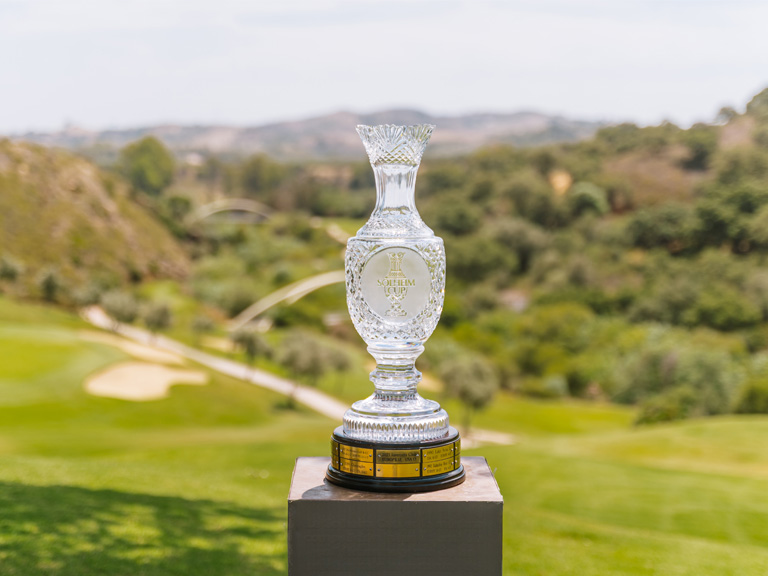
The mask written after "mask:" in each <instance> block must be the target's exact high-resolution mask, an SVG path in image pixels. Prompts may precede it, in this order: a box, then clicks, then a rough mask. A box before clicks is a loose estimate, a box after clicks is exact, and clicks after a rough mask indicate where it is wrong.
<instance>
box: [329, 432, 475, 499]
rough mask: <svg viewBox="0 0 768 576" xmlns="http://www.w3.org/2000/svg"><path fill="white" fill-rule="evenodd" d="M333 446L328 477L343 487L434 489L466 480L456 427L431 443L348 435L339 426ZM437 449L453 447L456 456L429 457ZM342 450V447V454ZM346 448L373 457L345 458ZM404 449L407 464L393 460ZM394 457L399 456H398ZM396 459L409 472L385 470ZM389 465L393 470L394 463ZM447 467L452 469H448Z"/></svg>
mask: <svg viewBox="0 0 768 576" xmlns="http://www.w3.org/2000/svg"><path fill="white" fill-rule="evenodd" d="M331 445H332V456H333V457H332V459H331V465H330V466H329V467H328V470H327V471H326V474H325V477H326V479H327V480H328V481H329V482H331V483H332V484H336V485H337V486H342V487H344V488H351V489H353V490H365V491H369V492H432V491H434V490H443V489H445V488H451V487H453V486H457V485H458V484H461V483H462V482H464V479H465V471H464V467H463V466H462V465H461V441H460V439H459V433H458V431H457V430H456V429H455V428H450V430H449V433H448V435H447V436H445V437H443V438H439V439H437V440H431V441H428V442H414V443H391V442H388V443H379V442H368V441H362V440H355V439H352V438H349V437H347V436H346V434H344V431H343V428H342V427H339V428H337V429H336V430H335V431H334V434H333V437H332V441H331ZM435 449H438V450H449V451H450V450H453V452H449V453H451V454H453V455H452V456H451V457H450V458H446V459H443V460H439V461H435V460H434V459H430V454H432V455H434V454H435V452H436V450H435ZM339 450H341V454H342V456H341V457H340V456H339V454H340V452H339ZM345 450H346V451H348V452H349V451H350V450H352V451H355V450H358V451H360V452H364V453H365V454H366V456H368V457H369V458H370V460H364V461H361V462H351V461H350V460H345V459H344V458H345V457H344V455H343V454H344V451H345ZM403 452H410V455H409V459H408V463H405V464H401V463H400V462H405V460H402V461H400V460H396V459H395V460H392V457H393V456H394V455H395V454H402V453H403ZM413 452H417V454H418V455H417V456H413ZM348 458H350V459H354V458H355V456H348ZM360 458H362V457H360ZM387 458H390V460H387ZM395 458H398V457H397V456H395ZM414 458H416V459H415V460H414ZM393 461H394V462H398V463H397V464H396V465H395V467H397V468H399V467H401V466H402V469H404V470H407V471H408V472H407V475H406V477H395V474H392V473H390V474H387V473H386V472H382V469H386V468H387V464H386V463H387V462H393ZM345 464H346V466H345ZM377 464H378V466H377ZM350 466H352V467H350ZM343 467H347V469H348V470H353V469H360V470H361V473H359V474H358V473H353V472H351V471H344V470H342V469H341V468H343ZM355 467H357V468H355ZM436 467H439V468H436ZM389 468H390V470H391V469H392V465H390V466H389ZM446 468H452V469H447V470H445V469H446ZM414 470H416V471H415V472H414ZM438 470H439V471H440V473H438V474H435V473H431V472H436V471H438ZM443 470H445V471H443ZM402 475H404V473H403V472H398V473H396V476H402Z"/></svg>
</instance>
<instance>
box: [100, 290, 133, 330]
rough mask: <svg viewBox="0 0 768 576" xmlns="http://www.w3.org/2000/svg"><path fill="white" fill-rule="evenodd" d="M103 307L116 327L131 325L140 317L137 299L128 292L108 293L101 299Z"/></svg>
mask: <svg viewBox="0 0 768 576" xmlns="http://www.w3.org/2000/svg"><path fill="white" fill-rule="evenodd" d="M101 305H102V307H103V308H104V311H105V312H106V313H107V314H108V315H109V316H111V317H112V318H113V319H114V321H115V324H116V325H117V324H130V323H131V322H133V321H134V320H136V317H137V316H138V315H139V305H138V304H137V302H136V299H135V298H134V297H133V296H131V295H130V294H129V293H127V292H121V291H114V292H107V293H106V294H105V295H104V296H103V297H102V299H101Z"/></svg>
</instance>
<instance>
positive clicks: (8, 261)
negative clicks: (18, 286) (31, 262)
mask: <svg viewBox="0 0 768 576" xmlns="http://www.w3.org/2000/svg"><path fill="white" fill-rule="evenodd" d="M23 271H24V267H23V266H22V265H21V263H19V262H18V261H17V260H16V259H14V258H11V257H10V256H3V257H2V258H0V280H7V281H8V282H14V281H16V279H17V278H18V277H19V275H21V273H22V272H23Z"/></svg>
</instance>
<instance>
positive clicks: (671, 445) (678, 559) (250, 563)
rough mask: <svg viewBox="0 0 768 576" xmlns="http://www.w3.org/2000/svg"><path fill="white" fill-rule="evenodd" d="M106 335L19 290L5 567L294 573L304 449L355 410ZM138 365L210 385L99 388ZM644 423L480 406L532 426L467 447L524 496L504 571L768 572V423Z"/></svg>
mask: <svg viewBox="0 0 768 576" xmlns="http://www.w3.org/2000/svg"><path fill="white" fill-rule="evenodd" d="M98 334H99V333H98V332H97V331H96V330H95V329H94V328H93V327H91V326H89V325H88V324H86V323H85V322H84V321H83V320H81V319H80V318H78V317H77V316H75V315H73V314H70V313H67V312H64V311H61V310H60V309H57V308H54V307H49V306H44V305H39V304H29V303H18V302H13V301H11V300H9V299H2V298H0V358H2V362H0V462H2V465H0V574H3V576H11V575H14V576H15V575H19V576H37V575H47V574H56V575H61V576H75V575H76V576H88V575H102V574H110V575H125V576H137V575H146V576H155V575H157V576H159V575H185V576H186V575H191V574H216V575H222V576H223V575H233V576H234V575H242V574H258V575H280V574H283V575H284V574H286V572H287V566H286V512H287V506H286V497H287V493H288V486H289V482H290V475H291V471H292V468H293V463H294V460H295V458H296V457H298V456H324V455H325V454H326V452H327V445H328V437H329V434H330V432H331V431H332V429H333V427H334V426H336V425H337V423H336V422H333V421H332V420H330V419H328V418H325V417H323V416H320V415H318V414H316V413H314V412H313V411H312V410H310V409H308V408H306V407H302V406H300V405H299V406H298V407H295V408H291V409H288V408H287V407H286V403H285V398H284V397H282V396H280V395H277V394H275V393H272V392H269V391H265V390H263V389H261V388H259V387H257V386H254V385H253V384H250V383H247V382H244V381H239V380H236V379H233V378H229V377H226V376H223V375H220V374H218V373H215V372H212V371H209V370H207V369H206V368H203V367H201V366H197V365H193V364H191V363H189V362H185V361H180V360H178V359H173V358H163V357H162V356H159V357H156V358H154V359H153V358H152V357H151V355H149V356H147V355H145V356H146V357H144V358H141V357H140V356H141V355H142V354H141V352H140V351H137V350H136V349H132V348H131V347H129V346H125V345H121V343H120V339H119V338H118V337H117V336H114V335H111V334H109V333H106V332H104V333H102V337H101V338H99V337H97V336H98ZM153 360H154V362H153ZM137 362H141V363H143V364H156V365H157V366H163V365H164V366H166V368H168V369H171V368H173V369H176V370H181V371H183V372H186V373H189V374H195V375H196V376H195V377H196V378H198V382H196V383H195V385H184V383H183V379H182V380H181V381H179V383H178V384H176V385H173V386H170V388H168V390H167V394H165V395H161V397H160V398H159V399H154V400H140V401H136V400H122V399H116V398H110V397H103V396H98V395H94V394H92V393H89V392H88V391H87V390H86V386H85V383H86V382H88V381H89V379H91V378H92V377H93V376H94V375H98V374H100V373H104V371H105V370H108V369H109V368H110V367H114V366H119V365H121V364H125V363H137ZM173 362H175V363H176V364H173ZM199 373H203V375H204V376H205V378H204V381H205V383H204V384H201V383H200V381H199ZM363 380H364V378H363ZM365 386H366V384H365V382H361V390H363V389H364V388H365ZM347 394H349V392H347ZM453 402H454V401H448V402H447V403H446V405H447V407H448V408H449V411H459V410H460V407H459V405H458V404H454V403H453ZM633 417H634V409H631V408H626V407H618V406H615V405H609V404H602V403H594V402H592V403H586V402H578V401H565V400H557V401H536V400H532V399H522V398H520V397H516V396H512V395H510V394H506V393H505V394H502V395H500V396H499V397H498V398H497V400H496V401H495V402H494V403H493V405H492V406H491V407H490V408H489V409H487V410H486V411H484V412H481V413H479V414H478V415H477V417H476V418H475V420H474V422H473V425H474V426H477V427H478V428H482V429H486V430H492V431H498V432H504V433H507V434H510V435H512V437H514V438H515V441H514V442H513V443H512V444H511V445H490V444H489V445H478V446H477V447H475V448H474V449H470V450H466V454H467V455H482V456H485V457H486V458H487V459H488V461H489V463H490V465H491V468H492V469H493V470H494V471H495V474H496V477H497V480H498V482H499V486H500V488H501V491H502V493H503V495H504V499H505V508H504V574H505V575H506V574H509V575H530V576H546V575H559V576H567V575H579V576H583V575H592V574H595V575H601V576H608V575H652V574H653V575H657V574H663V575H665V576H682V575H686V576H688V575H690V576H694V575H696V576H699V575H703V574H712V575H718V576H725V575H734V576H736V575H738V576H750V575H755V576H763V575H765V574H766V573H768V499H767V498H766V497H765V495H766V493H768V445H767V444H766V443H765V441H764V438H765V437H766V434H768V418H766V417H761V416H724V417H718V418H708V419H701V420H697V419H693V420H688V421H685V422H681V423H673V424H666V425H656V426H646V427H642V428H635V427H633V426H632V424H631V423H632V421H633Z"/></svg>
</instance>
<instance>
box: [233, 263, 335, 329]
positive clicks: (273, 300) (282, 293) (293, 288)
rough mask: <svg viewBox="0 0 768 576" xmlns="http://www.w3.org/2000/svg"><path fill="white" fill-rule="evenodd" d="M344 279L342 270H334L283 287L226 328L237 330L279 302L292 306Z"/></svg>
mask: <svg viewBox="0 0 768 576" xmlns="http://www.w3.org/2000/svg"><path fill="white" fill-rule="evenodd" d="M344 278H345V276H344V270H334V271H333V272H324V273H323V274H318V275H317V276H311V277H310V278H305V279H304V280H299V281H298V282H294V283H293V284H289V285H288V286H283V287H282V288H280V289H279V290H275V291H274V292H272V294H269V295H268V296H264V298H262V299H261V300H259V301H258V302H255V303H254V304H251V305H250V306H249V307H248V308H246V309H245V310H243V311H242V312H240V314H238V315H237V316H235V317H234V318H233V319H232V320H230V321H229V324H228V326H227V328H228V329H229V330H230V331H234V330H238V329H240V328H242V327H243V326H245V325H246V324H248V322H250V321H251V320H253V319H255V318H256V317H257V316H259V315H260V314H263V313H264V312H266V311H267V310H269V309H270V308H272V306H275V305H277V304H279V303H280V302H288V303H289V304H293V303H294V302H296V300H298V299H299V298H302V297H303V296H306V295H307V294H309V293H310V292H314V291H315V290H317V289H318V288H323V287H324V286H330V285H331V284H339V283H341V282H344Z"/></svg>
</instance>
